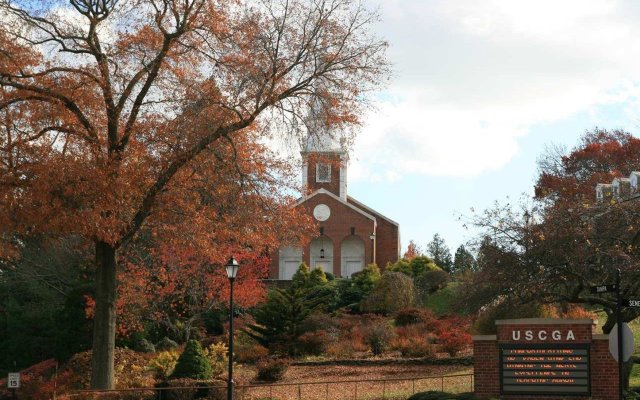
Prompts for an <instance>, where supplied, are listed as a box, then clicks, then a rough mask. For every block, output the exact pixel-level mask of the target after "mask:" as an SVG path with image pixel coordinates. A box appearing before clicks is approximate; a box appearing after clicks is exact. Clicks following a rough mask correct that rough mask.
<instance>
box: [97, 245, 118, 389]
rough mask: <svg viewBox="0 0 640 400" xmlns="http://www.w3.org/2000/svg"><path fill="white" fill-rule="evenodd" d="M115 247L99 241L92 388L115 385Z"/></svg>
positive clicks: (109, 387)
mask: <svg viewBox="0 0 640 400" xmlns="http://www.w3.org/2000/svg"><path fill="white" fill-rule="evenodd" d="M116 256H117V254H116V248H115V247H113V246H111V245H109V244H108V243H105V242H96V283H95V285H96V286H95V287H96V293H95V302H96V307H95V313H94V316H93V354H92V357H91V367H92V370H91V388H92V389H113V387H114V385H113V381H114V373H113V360H114V350H115V339H116V286H117V284H116V266H117V261H116Z"/></svg>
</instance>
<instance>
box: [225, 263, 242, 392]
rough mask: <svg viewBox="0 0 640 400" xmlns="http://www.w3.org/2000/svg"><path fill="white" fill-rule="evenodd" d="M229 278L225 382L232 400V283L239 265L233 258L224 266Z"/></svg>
mask: <svg viewBox="0 0 640 400" xmlns="http://www.w3.org/2000/svg"><path fill="white" fill-rule="evenodd" d="M224 268H225V269H226V271H227V277H228V278H229V286H230V288H229V289H230V290H229V376H228V380H227V399H228V400H233V282H234V281H235V280H236V276H237V275H238V269H240V264H238V261H236V259H235V258H233V256H232V257H231V258H229V261H227V264H226V265H225V266H224Z"/></svg>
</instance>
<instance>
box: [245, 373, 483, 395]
mask: <svg viewBox="0 0 640 400" xmlns="http://www.w3.org/2000/svg"><path fill="white" fill-rule="evenodd" d="M472 373H473V369H472V368H471V367H466V366H459V365H446V366H434V365H381V366H337V365H327V366H325V365H323V366H291V367H289V369H288V370H287V373H286V374H285V378H284V379H283V380H282V381H280V382H277V383H276V384H274V385H267V386H264V384H263V385H261V386H260V387H248V388H246V389H245V390H244V393H241V396H239V399H241V400H256V399H274V400H276V399H277V400H295V399H304V400H312V399H319V400H323V399H327V400H334V399H358V400H362V399H406V398H407V397H409V396H410V395H411V394H413V393H415V392H420V391H426V390H444V391H448V392H458V393H459V392H466V391H471V390H472V388H473V381H472V377H471V376H470V375H469V374H472ZM236 374H237V375H238V377H239V381H241V382H242V383H244V384H249V385H253V384H257V382H253V378H254V377H255V369H253V368H252V367H242V368H239V369H238V370H237V372H236ZM443 375H462V376H453V377H447V378H440V377H441V376H443ZM376 380H377V381H376ZM361 381H370V382H361Z"/></svg>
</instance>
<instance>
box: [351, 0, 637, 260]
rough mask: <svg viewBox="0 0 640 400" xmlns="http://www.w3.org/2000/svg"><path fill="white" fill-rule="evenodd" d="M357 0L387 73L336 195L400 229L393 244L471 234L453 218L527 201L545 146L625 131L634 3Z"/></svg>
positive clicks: (631, 121)
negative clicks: (365, 8) (375, 13)
mask: <svg viewBox="0 0 640 400" xmlns="http://www.w3.org/2000/svg"><path fill="white" fill-rule="evenodd" d="M366 1H367V3H368V4H369V6H370V7H372V8H376V7H377V8H378V9H379V10H380V15H381V21H380V22H379V23H378V24H377V25H376V26H375V32H376V33H377V34H378V35H380V36H382V37H384V38H385V39H386V40H387V41H388V42H389V50H388V56H389V60H390V61H391V63H392V64H393V69H394V73H393V77H392V79H391V82H390V84H389V85H388V86H387V87H386V88H385V89H384V91H383V92H381V93H378V94H377V95H376V97H375V98H376V101H375V103H376V109H375V110H374V111H372V112H371V113H370V114H369V115H367V116H366V117H365V118H364V126H363V127H362V129H361V131H360V132H359V135H358V137H357V139H356V142H355V145H354V148H353V149H352V151H351V154H350V158H351V162H350V165H349V175H348V176H349V186H348V192H349V195H350V196H353V197H355V198H356V199H358V200H360V201H362V202H364V203H366V204H367V205H369V206H371V207H372V208H374V209H376V210H378V211H379V212H381V213H382V214H384V215H386V216H388V217H389V218H391V219H393V220H395V221H397V222H398V223H399V224H400V231H401V239H402V246H403V249H404V248H406V245H407V244H408V242H409V240H410V239H413V240H414V241H415V242H416V243H417V244H418V245H420V246H421V247H422V248H424V247H425V245H426V244H427V243H428V242H429V241H430V240H431V239H432V237H433V235H434V234H435V233H439V234H440V235H441V236H442V237H443V238H444V239H445V240H446V242H447V244H448V245H449V247H450V248H451V251H452V253H453V252H454V251H455V249H456V248H457V246H458V245H460V244H463V243H466V242H467V241H469V240H472V239H473V238H474V237H476V235H477V234H478V232H477V231H475V230H474V229H465V227H464V226H463V221H460V220H459V218H458V217H459V216H463V217H464V216H470V215H471V214H472V212H471V209H475V210H477V211H481V210H483V209H485V208H488V207H491V206H492V204H493V203H494V202H495V201H498V202H500V203H507V202H516V201H518V199H519V198H521V196H522V195H523V194H525V195H526V194H529V195H531V194H532V193H533V185H534V184H535V180H536V176H537V174H536V170H537V166H536V159H537V158H538V157H539V156H540V155H541V154H542V153H543V152H544V150H545V146H547V145H550V144H561V145H565V146H567V147H568V148H572V147H573V146H574V145H576V144H577V142H578V139H579V137H580V136H581V135H582V134H583V133H584V132H585V131H587V130H591V129H593V128H594V127H596V126H597V127H600V128H606V129H615V128H622V129H625V130H627V131H629V132H631V133H633V134H636V135H637V132H638V127H639V124H640V46H638V45H637V41H638V38H639V37H640V25H639V24H637V21H638V20H640V2H637V1H631V0H629V1H614V0H563V1H560V2H558V1H555V0H536V1H520V0H483V1H477V0H456V1H450V0H384V1H382V2H380V1H379V0H378V1H376V0H366ZM463 219H464V218H463Z"/></svg>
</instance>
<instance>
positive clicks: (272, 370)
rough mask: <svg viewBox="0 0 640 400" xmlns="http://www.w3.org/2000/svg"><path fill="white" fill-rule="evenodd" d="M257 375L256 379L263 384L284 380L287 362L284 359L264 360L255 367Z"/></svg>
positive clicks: (287, 366)
mask: <svg viewBox="0 0 640 400" xmlns="http://www.w3.org/2000/svg"><path fill="white" fill-rule="evenodd" d="M256 366H257V368H258V374H257V375H256V378H257V379H258V380H260V381H265V382H277V381H279V380H281V379H282V378H284V374H285V373H286V372H287V369H288V368H289V361H288V360H286V359H284V358H266V359H263V360H261V361H259V362H258V364H257V365H256Z"/></svg>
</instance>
